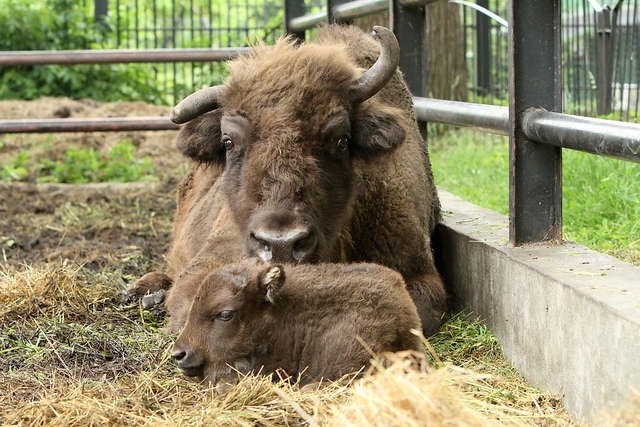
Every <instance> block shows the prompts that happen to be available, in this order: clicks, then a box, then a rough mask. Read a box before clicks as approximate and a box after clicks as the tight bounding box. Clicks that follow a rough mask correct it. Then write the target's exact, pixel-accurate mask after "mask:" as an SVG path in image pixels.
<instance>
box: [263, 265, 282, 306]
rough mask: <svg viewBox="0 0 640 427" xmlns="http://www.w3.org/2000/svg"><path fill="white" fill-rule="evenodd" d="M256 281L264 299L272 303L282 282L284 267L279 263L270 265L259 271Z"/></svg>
mask: <svg viewBox="0 0 640 427" xmlns="http://www.w3.org/2000/svg"><path fill="white" fill-rule="evenodd" d="M258 282H259V283H260V289H261V290H262V291H263V292H264V299H265V300H266V301H267V302H269V303H271V304H274V303H275V301H276V298H277V297H278V292H279V291H280V288H281V287H282V284H283V283H284V269H283V268H282V266H281V265H274V266H271V267H269V268H267V269H266V270H264V271H262V272H261V273H260V276H259V277H258Z"/></svg>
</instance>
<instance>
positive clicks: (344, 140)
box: [336, 135, 349, 151]
mask: <svg viewBox="0 0 640 427" xmlns="http://www.w3.org/2000/svg"><path fill="white" fill-rule="evenodd" d="M336 146H337V147H338V151H346V150H347V148H349V137H348V136H347V135H345V136H342V137H340V138H339V139H338V142H337V143H336Z"/></svg>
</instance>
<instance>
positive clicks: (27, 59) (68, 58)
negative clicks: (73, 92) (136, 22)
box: [0, 47, 249, 66]
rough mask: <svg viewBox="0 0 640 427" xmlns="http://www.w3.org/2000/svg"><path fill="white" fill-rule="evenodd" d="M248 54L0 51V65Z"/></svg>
mask: <svg viewBox="0 0 640 427" xmlns="http://www.w3.org/2000/svg"><path fill="white" fill-rule="evenodd" d="M248 51H249V48H246V47H242V48H217V49H145V50H128V49H121V50H120V49H112V50H58V51H55V50H51V51H49V50H22V51H0V66H2V65H13V66H15V65H54V64H55V65H78V64H120V63H134V62H136V63H140V62H209V61H226V60H229V59H233V58H235V57H237V56H238V55H240V54H242V53H246V52H248Z"/></svg>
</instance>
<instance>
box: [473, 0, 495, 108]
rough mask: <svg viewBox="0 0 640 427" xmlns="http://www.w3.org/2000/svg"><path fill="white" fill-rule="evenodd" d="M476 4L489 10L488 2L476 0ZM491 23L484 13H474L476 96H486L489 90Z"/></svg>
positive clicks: (487, 0)
mask: <svg viewBox="0 0 640 427" xmlns="http://www.w3.org/2000/svg"><path fill="white" fill-rule="evenodd" d="M476 4H477V5H478V6H482V7H484V8H485V9H488V8H489V0H477V1H476ZM490 34H491V23H490V22H489V17H488V16H487V15H485V14H484V13H480V12H478V11H476V50H477V53H476V55H477V58H476V75H477V79H478V82H477V85H478V95H481V96H486V95H488V94H489V92H490V90H491V36H490Z"/></svg>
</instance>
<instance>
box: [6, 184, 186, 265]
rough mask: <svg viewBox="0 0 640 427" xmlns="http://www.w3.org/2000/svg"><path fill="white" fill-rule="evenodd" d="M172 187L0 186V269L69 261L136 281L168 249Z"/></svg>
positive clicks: (172, 202) (138, 185)
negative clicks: (112, 270)
mask: <svg viewBox="0 0 640 427" xmlns="http://www.w3.org/2000/svg"><path fill="white" fill-rule="evenodd" d="M173 188H174V187H173V185H171V184H142V183H133V184H91V185H59V184H58V185H49V184H0V200H1V202H0V249H1V251H2V254H1V255H2V256H1V257H0V265H5V266H14V267H17V266H19V265H22V264H29V265H38V264H41V263H48V262H54V261H58V260H68V261H73V262H75V263H78V264H81V265H84V266H85V268H91V269H94V270H100V269H104V268H109V267H112V268H118V269H120V270H122V271H123V273H124V274H126V275H130V276H139V275H142V274H144V273H145V272H146V271H147V270H148V269H149V268H153V267H157V264H158V263H160V262H161V261H162V256H163V254H164V253H165V252H166V251H167V249H168V245H169V241H170V234H171V221H172V217H173V213H174V211H175V198H174V189H173Z"/></svg>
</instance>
